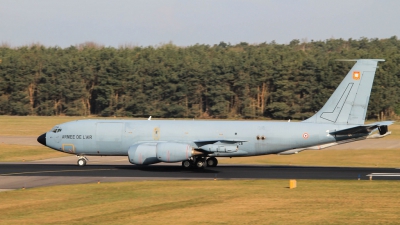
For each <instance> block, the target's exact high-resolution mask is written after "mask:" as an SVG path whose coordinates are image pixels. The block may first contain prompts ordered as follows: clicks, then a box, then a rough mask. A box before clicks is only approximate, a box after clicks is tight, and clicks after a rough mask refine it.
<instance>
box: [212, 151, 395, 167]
mask: <svg viewBox="0 0 400 225" xmlns="http://www.w3.org/2000/svg"><path fill="white" fill-rule="evenodd" d="M219 163H220V164H267V165H268V164H269V165H303V166H305V165H308V166H309V165H313V166H351V167H353V166H355V167H400V149H368V150H352V149H348V150H314V151H313V150H308V151H304V152H300V153H299V154H295V155H263V156H253V157H235V158H220V159H219Z"/></svg>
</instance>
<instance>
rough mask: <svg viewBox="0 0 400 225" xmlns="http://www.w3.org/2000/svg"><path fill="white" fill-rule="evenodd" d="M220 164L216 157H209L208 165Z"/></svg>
mask: <svg viewBox="0 0 400 225" xmlns="http://www.w3.org/2000/svg"><path fill="white" fill-rule="evenodd" d="M217 165H218V160H217V158H215V157H211V158H208V159H207V166H208V167H216V166H217Z"/></svg>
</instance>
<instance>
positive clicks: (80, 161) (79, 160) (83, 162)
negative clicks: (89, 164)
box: [77, 159, 86, 166]
mask: <svg viewBox="0 0 400 225" xmlns="http://www.w3.org/2000/svg"><path fill="white" fill-rule="evenodd" d="M77 163H78V166H86V160H85V159H78V162H77Z"/></svg>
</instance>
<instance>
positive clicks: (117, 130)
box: [37, 59, 393, 168]
mask: <svg viewBox="0 0 400 225" xmlns="http://www.w3.org/2000/svg"><path fill="white" fill-rule="evenodd" d="M346 61H355V62H356V63H355V64H354V66H353V67H352V68H351V70H350V71H349V72H348V74H347V75H346V77H345V78H344V79H343V80H342V82H341V83H340V85H339V86H338V87H337V89H336V90H335V91H334V93H333V94H332V96H331V97H330V98H329V99H328V101H327V102H326V103H325V105H324V106H323V107H322V108H321V110H319V111H318V112H317V113H316V114H315V115H313V116H312V117H310V118H308V119H306V120H304V121H301V122H290V120H289V121H288V122H265V121H201V120H151V117H149V119H148V120H99V119H93V120H92V119H87V120H78V121H71V122H67V123H63V124H60V125H56V126H55V127H53V128H52V129H51V130H50V131H48V132H46V133H44V134H42V135H40V136H39V137H38V138H37V141H38V142H39V143H41V144H43V145H44V146H47V147H50V148H52V149H54V150H57V151H61V152H65V153H69V154H74V155H76V156H77V157H78V161H77V164H78V166H85V165H86V164H87V161H88V159H87V157H86V156H127V157H128V161H129V162H130V163H132V164H135V165H150V164H155V163H160V162H165V163H174V162H182V166H183V167H184V168H204V167H215V166H217V164H218V160H217V157H245V156H257V155H268V154H280V155H290V154H297V153H299V152H301V151H304V150H315V149H324V148H328V147H331V146H334V145H338V144H344V143H349V142H353V141H361V140H365V139H369V138H382V137H385V136H387V135H389V134H391V132H390V131H388V126H389V125H391V124H392V123H393V121H382V122H376V123H371V124H366V125H364V122H365V117H366V112H367V108H368V103H369V97H370V94H371V88H372V84H373V80H374V76H375V71H376V68H377V64H378V62H380V61H385V60H383V59H354V60H346Z"/></svg>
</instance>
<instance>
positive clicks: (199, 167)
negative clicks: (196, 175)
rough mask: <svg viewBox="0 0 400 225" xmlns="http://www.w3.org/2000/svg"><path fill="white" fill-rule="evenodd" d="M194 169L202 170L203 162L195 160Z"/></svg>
mask: <svg viewBox="0 0 400 225" xmlns="http://www.w3.org/2000/svg"><path fill="white" fill-rule="evenodd" d="M196 168H198V169H203V168H204V161H203V160H197V161H196Z"/></svg>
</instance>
